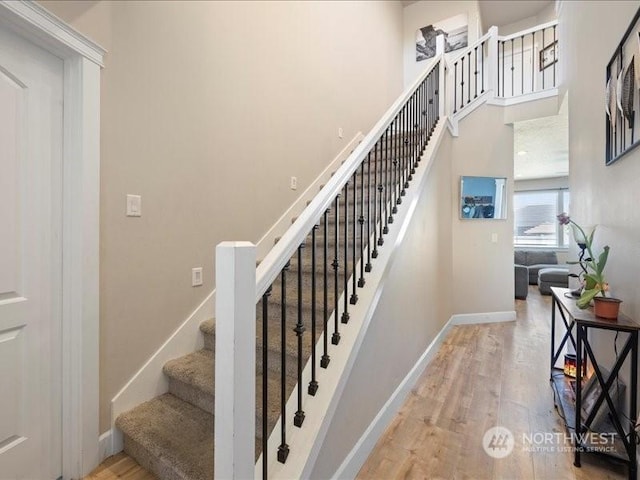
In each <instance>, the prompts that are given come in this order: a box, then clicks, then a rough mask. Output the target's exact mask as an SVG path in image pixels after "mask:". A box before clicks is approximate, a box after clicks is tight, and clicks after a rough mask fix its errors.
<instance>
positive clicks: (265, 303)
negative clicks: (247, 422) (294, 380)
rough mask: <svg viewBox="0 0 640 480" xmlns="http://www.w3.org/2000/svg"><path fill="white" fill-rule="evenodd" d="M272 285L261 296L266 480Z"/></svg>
mask: <svg viewBox="0 0 640 480" xmlns="http://www.w3.org/2000/svg"><path fill="white" fill-rule="evenodd" d="M272 288H273V285H270V286H269V288H267V291H266V292H264V294H263V295H262V478H263V479H264V480H266V478H267V470H268V468H267V467H268V460H269V455H268V449H267V444H268V440H269V437H268V430H269V425H268V421H269V418H268V415H267V412H268V408H269V407H268V405H267V399H268V398H269V395H268V394H269V392H268V385H269V382H268V376H267V375H268V372H269V369H268V363H267V362H268V358H269V355H268V352H269V334H268V332H269V329H268V328H267V326H268V324H269V297H270V296H271V290H272Z"/></svg>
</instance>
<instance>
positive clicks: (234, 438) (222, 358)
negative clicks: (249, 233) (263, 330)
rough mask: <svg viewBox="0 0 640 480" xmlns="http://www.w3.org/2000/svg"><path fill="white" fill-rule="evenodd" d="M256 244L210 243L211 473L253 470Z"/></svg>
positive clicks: (236, 474) (247, 474)
mask: <svg viewBox="0 0 640 480" xmlns="http://www.w3.org/2000/svg"><path fill="white" fill-rule="evenodd" d="M255 295H256V247H255V245H253V244H252V243H250V242H222V243H220V244H219V245H218V246H217V247H216V312H215V314H216V353H215V358H216V361H215V449H214V450H215V454H214V460H215V472H214V473H215V478H221V479H222V478H224V479H229V480H240V479H248V478H254V476H255V473H254V470H255V455H254V445H255V398H256V392H255V372H256V345H255V342H256V298H255Z"/></svg>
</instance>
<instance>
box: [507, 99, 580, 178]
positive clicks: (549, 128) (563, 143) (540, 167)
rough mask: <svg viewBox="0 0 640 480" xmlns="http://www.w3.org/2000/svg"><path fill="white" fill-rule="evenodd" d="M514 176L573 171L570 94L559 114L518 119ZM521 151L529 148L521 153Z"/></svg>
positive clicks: (561, 175)
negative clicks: (520, 120) (532, 118)
mask: <svg viewBox="0 0 640 480" xmlns="http://www.w3.org/2000/svg"><path fill="white" fill-rule="evenodd" d="M513 141H514V148H513V154H514V169H513V170H514V172H513V173H514V178H515V180H528V179H533V178H549V177H565V176H567V175H569V115H568V108H567V98H566V95H565V100H564V102H563V103H562V106H561V107H560V112H559V114H558V115H555V116H553V117H546V118H537V119H535V120H527V121H525V122H518V123H516V124H514V126H513ZM518 152H526V153H525V154H523V155H519V154H518Z"/></svg>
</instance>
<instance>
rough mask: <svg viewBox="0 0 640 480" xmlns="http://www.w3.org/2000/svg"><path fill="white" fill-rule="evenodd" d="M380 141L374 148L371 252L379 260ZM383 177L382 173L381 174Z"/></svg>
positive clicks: (380, 223) (372, 256)
mask: <svg viewBox="0 0 640 480" xmlns="http://www.w3.org/2000/svg"><path fill="white" fill-rule="evenodd" d="M379 145H380V139H378V141H377V142H376V144H375V145H374V146H373V251H372V252H371V258H378V245H382V244H381V243H378V242H379V238H382V226H380V237H378V225H382V222H381V218H380V211H381V210H380V208H379V207H378V202H379V197H380V196H381V195H382V190H381V189H380V178H379V176H378V167H380V168H382V167H381V166H380V165H379V163H380V159H381V156H380V155H379V154H378V152H379V150H380V149H379ZM380 174H381V175H382V172H380Z"/></svg>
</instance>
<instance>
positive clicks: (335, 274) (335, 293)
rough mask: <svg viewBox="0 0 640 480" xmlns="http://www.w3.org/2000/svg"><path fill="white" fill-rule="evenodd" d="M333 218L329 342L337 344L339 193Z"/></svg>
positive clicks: (338, 335) (338, 339)
mask: <svg viewBox="0 0 640 480" xmlns="http://www.w3.org/2000/svg"><path fill="white" fill-rule="evenodd" d="M335 220H336V224H335V227H334V241H335V245H334V247H335V248H334V257H333V263H332V266H333V335H331V343H332V344H334V345H338V344H339V343H340V330H339V322H338V308H339V305H338V285H339V282H340V279H339V272H338V269H339V268H340V262H339V260H338V251H339V248H340V237H339V233H340V232H339V230H340V194H338V195H337V196H336V200H335Z"/></svg>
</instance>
